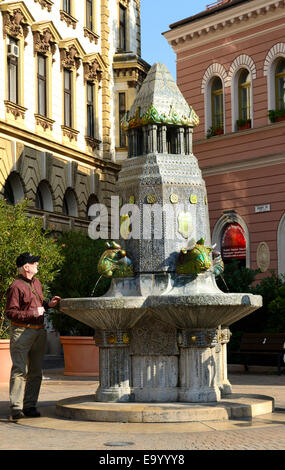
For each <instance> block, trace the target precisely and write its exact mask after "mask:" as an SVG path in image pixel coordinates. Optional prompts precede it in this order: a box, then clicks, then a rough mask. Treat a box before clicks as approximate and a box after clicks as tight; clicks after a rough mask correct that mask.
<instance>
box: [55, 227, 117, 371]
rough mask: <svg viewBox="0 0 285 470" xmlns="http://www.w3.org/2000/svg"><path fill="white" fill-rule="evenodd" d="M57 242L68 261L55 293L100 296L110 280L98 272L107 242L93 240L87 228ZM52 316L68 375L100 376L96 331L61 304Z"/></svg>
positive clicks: (106, 288)
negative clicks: (95, 340) (72, 315)
mask: <svg viewBox="0 0 285 470" xmlns="http://www.w3.org/2000/svg"><path fill="white" fill-rule="evenodd" d="M57 242H58V244H59V245H60V246H61V247H62V250H63V255H64V258H65V260H64V264H63V265H62V267H61V272H60V276H58V277H57V278H56V279H55V281H54V282H53V284H52V286H51V290H52V292H53V293H54V292H57V295H59V296H60V297H61V298H75V297H91V296H100V295H103V294H104V293H105V292H107V290H108V288H109V286H110V280H109V279H106V278H103V277H102V278H101V279H100V280H99V274H98V271H97V265H98V261H99V259H100V256H101V254H102V253H103V251H104V250H105V243H106V241H105V240H92V239H91V238H89V237H88V235H87V233H85V232H83V231H78V232H73V231H67V232H64V233H62V234H61V235H60V236H59V237H58V241H57ZM98 280H99V282H98V283H97V281H98ZM96 284H97V285H96ZM95 285H96V289H94V287H95ZM48 319H49V321H50V322H51V324H52V327H53V328H54V330H55V331H57V332H59V334H60V341H61V344H62V346H63V355H64V363H65V371H64V375H72V376H98V375H99V348H97V346H95V343H94V330H93V329H92V328H90V327H89V326H87V325H85V324H83V323H81V322H79V321H77V320H75V319H73V318H71V317H69V316H68V315H66V314H64V313H63V312H60V305H59V306H57V308H56V309H53V310H50V312H49V313H48Z"/></svg>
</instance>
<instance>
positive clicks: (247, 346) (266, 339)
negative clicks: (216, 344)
mask: <svg viewBox="0 0 285 470" xmlns="http://www.w3.org/2000/svg"><path fill="white" fill-rule="evenodd" d="M231 354H239V355H240V356H241V357H242V356H243V358H244V360H242V359H241V363H242V364H243V365H244V367H245V370H248V365H249V362H251V365H253V364H252V360H253V362H254V359H255V357H257V356H272V357H276V359H277V368H278V375H281V365H284V366H285V333H244V334H243V336H242V339H241V344H240V349H239V351H232V352H231ZM250 359H251V360H250ZM255 365H256V363H255Z"/></svg>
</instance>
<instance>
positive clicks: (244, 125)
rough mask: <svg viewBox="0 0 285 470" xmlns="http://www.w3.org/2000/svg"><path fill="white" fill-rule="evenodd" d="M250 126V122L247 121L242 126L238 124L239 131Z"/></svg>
mask: <svg viewBox="0 0 285 470" xmlns="http://www.w3.org/2000/svg"><path fill="white" fill-rule="evenodd" d="M250 128H251V123H250V122H247V123H246V124H243V125H242V126H238V130H239V131H243V130H244V129H250Z"/></svg>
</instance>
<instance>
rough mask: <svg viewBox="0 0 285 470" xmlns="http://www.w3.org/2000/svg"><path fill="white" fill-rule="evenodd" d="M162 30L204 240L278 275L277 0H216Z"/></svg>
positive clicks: (283, 104)
mask: <svg viewBox="0 0 285 470" xmlns="http://www.w3.org/2000/svg"><path fill="white" fill-rule="evenodd" d="M164 36H165V37H166V39H167V40H168V42H169V44H170V45H171V47H172V48H173V50H174V52H175V53H176V55H177V84H178V86H179V88H180V90H181V91H182V93H183V94H184V96H185V98H186V99H187V101H188V102H189V104H191V106H193V108H194V110H195V111H196V113H197V114H198V116H199V118H200V124H199V126H198V127H197V128H196V129H195V131H194V153H195V155H196V157H197V158H198V160H199V165H200V168H201V170H202V172H203V177H204V179H205V181H206V185H207V191H208V203H209V212H210V223H211V230H212V241H213V243H216V244H217V246H218V248H220V249H221V250H222V252H223V256H224V259H225V261H227V260H228V259H232V258H237V259H240V260H242V263H243V264H244V265H246V266H248V267H251V268H253V269H257V268H259V269H260V270H261V272H262V274H260V275H259V278H260V277H264V276H267V275H269V270H271V269H274V270H275V271H276V272H278V273H279V274H281V273H285V120H284V119H285V2H284V0H281V1H271V0H224V1H222V2H219V3H217V4H216V5H214V6H212V7H210V8H208V9H206V10H205V11H203V12H201V13H200V14H198V15H195V16H193V17H190V18H186V19H184V20H181V21H179V22H177V23H175V24H173V25H170V30H169V31H167V32H166V33H164ZM270 110H271V113H269V111H270ZM269 114H270V117H269Z"/></svg>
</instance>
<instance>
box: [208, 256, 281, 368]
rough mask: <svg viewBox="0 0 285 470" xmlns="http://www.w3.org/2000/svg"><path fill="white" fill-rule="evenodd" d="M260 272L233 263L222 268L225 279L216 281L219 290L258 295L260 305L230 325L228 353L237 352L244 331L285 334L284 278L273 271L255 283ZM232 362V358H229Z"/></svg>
mask: <svg viewBox="0 0 285 470" xmlns="http://www.w3.org/2000/svg"><path fill="white" fill-rule="evenodd" d="M258 273H259V270H254V269H248V268H245V267H240V266H239V264H238V262H235V261H233V262H232V263H230V264H227V265H226V266H225V272H224V275H223V277H224V280H225V283H226V285H227V288H228V289H227V288H226V286H225V283H224V282H223V279H222V278H221V277H220V278H218V280H217V284H218V286H219V288H220V289H221V290H222V291H224V292H241V293H242V292H244V293H251V294H255V295H261V296H262V299H263V306H262V307H261V308H259V309H258V310H255V311H254V312H253V313H251V314H250V315H248V316H246V317H244V318H242V319H241V320H239V321H237V322H236V323H233V324H232V325H230V330H231V332H232V338H231V340H230V342H229V345H228V349H229V353H230V352H231V351H235V350H238V349H239V344H240V340H241V337H242V334H243V333H244V332H247V333H259V332H267V333H278V332H280V333H281V332H283V333H284V332H285V278H284V276H280V277H278V276H277V275H276V273H275V271H271V272H270V275H269V276H267V277H265V278H263V279H262V280H261V281H260V282H258V283H255V278H256V275H257V274H258ZM232 360H234V358H232Z"/></svg>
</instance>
